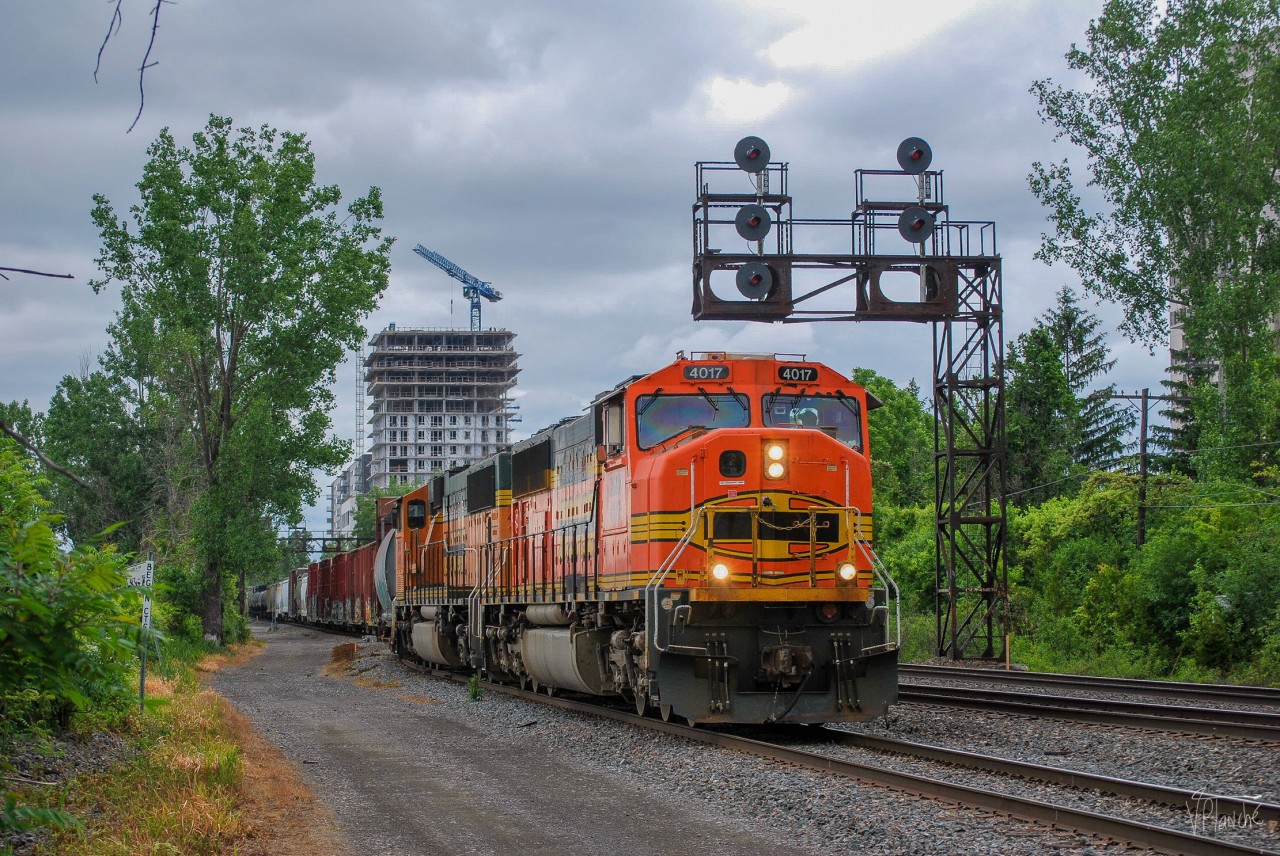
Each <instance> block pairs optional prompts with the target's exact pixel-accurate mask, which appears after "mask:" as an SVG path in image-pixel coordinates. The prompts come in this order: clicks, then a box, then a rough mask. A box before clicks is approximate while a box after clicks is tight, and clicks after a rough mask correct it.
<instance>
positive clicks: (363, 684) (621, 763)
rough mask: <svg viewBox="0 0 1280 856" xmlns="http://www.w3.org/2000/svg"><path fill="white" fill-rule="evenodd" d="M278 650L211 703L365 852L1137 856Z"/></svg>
mask: <svg viewBox="0 0 1280 856" xmlns="http://www.w3.org/2000/svg"><path fill="white" fill-rule="evenodd" d="M264 638H266V639H267V641H268V648H267V650H266V651H265V652H264V653H263V654H262V655H261V656H259V657H258V658H256V659H255V660H253V661H251V662H250V663H249V664H248V665H247V666H244V667H242V668H239V669H232V670H225V671H224V672H222V673H220V674H219V675H218V676H217V677H216V678H215V679H214V680H213V682H212V683H213V686H214V688H215V689H217V690H218V691H219V692H222V693H223V694H224V695H226V696H227V698H228V699H230V700H231V701H232V702H233V703H235V704H236V705H237V707H238V708H239V709H240V710H241V712H243V713H244V714H245V715H247V716H248V717H249V718H250V719H251V720H252V721H253V722H254V723H255V724H256V725H257V727H258V728H259V729H261V730H262V732H263V734H264V736H266V738H267V739H268V740H270V741H272V742H274V743H276V744H277V745H279V746H280V747H281V748H282V749H283V750H284V751H285V753H286V754H287V755H289V756H290V757H292V758H293V759H295V760H296V761H299V762H301V763H302V765H303V772H304V775H305V776H306V777H307V779H308V781H309V783H310V784H311V786H312V787H313V788H314V789H315V790H316V791H317V793H318V794H319V796H320V798H321V799H322V800H324V801H325V802H326V803H327V804H328V805H329V806H330V808H331V809H332V810H333V811H334V813H335V814H336V815H337V817H338V820H339V823H340V824H342V825H343V827H344V828H345V829H346V831H347V833H348V835H349V837H350V839H351V840H352V842H353V843H354V844H355V846H356V848H357V850H359V851H360V852H363V853H370V854H375V853H376V854H401V853H406V854H407V853H442V854H443V853H450V854H457V853H506V852H513V851H519V852H521V853H526V854H537V853H563V852H567V851H569V850H574V851H581V852H593V851H594V852H609V853H617V854H639V853H672V854H682V853H689V854H707V853H734V854H737V853H744V854H755V853H759V854H766V853H767V854H779V855H780V856H787V854H800V853H812V854H841V856H846V854H850V853H903V854H907V853H911V854H914V853H921V854H924V853H928V854H933V853H953V852H965V853H987V854H1024V853H1025V854H1030V853H1055V852H1057V853H1133V852H1135V851H1133V850H1130V849H1128V848H1125V847H1123V846H1120V845H1115V844H1111V843H1107V842H1102V841H1097V840H1092V839H1089V838H1087V837H1083V836H1080V835H1077V834H1073V833H1070V832H1065V831H1061V830H1054V829H1049V828H1045V827H1039V826H1035V825H1033V824H1029V823H1026V822H1024V821H1019V820H1013V819H1010V818H1007V817H1002V816H991V815H984V814H981V813H977V812H974V811H971V810H968V809H962V808H957V807H955V806H951V805H948V804H945V803H940V802H934V801H930V800H924V799H917V798H913V797H910V796H906V795H903V794H900V793H897V792H895V791H891V790H888V789H884V788H877V787H870V786H861V785H858V784H856V783H850V782H848V781H847V780H844V779H839V778H835V777H832V776H828V775H824V774H819V773H812V772H807V771H803V770H796V769H793V768H791V767H789V766H787V765H782V764H777V763H773V762H767V761H762V760H760V759H756V758H751V757H746V756H743V755H740V754H738V753H734V752H730V751H727V750H722V749H716V748H714V747H708V746H702V745H700V744H694V743H691V742H688V741H684V740H680V739H677V738H671V737H668V736H664V735H659V734H657V733H654V732H647V731H643V730H641V729H637V728H631V727H627V726H619V725H618V724H617V723H611V722H606V721H601V720H595V719H592V718H590V717H585V716H580V715H578V714H573V713H568V712H562V711H556V710H552V709H550V708H546V707H543V706H540V705H537V704H536V703H533V702H528V701H524V700H521V699H514V698H509V697H506V696H501V695H499V694H497V693H486V694H484V695H483V697H482V698H481V699H480V700H479V701H472V700H471V699H470V698H469V697H468V694H467V690H466V688H465V687H463V686H461V685H459V684H455V683H453V682H449V681H444V680H441V679H438V678H432V677H429V676H425V675H421V674H418V673H416V672H413V671H411V670H408V669H406V668H404V667H403V666H402V665H401V664H400V663H398V662H397V661H396V660H395V659H394V658H393V657H391V656H390V654H389V653H388V652H387V651H386V649H385V647H383V646H381V645H379V644H377V643H365V644H362V645H360V650H359V659H358V660H357V661H356V662H355V663H354V664H353V670H352V672H353V674H354V675H356V677H354V679H351V678H333V677H326V676H324V675H323V674H322V671H323V668H324V666H325V664H326V662H327V661H328V659H329V654H330V651H331V650H332V649H333V647H334V646H335V645H337V644H340V643H341V642H342V641H343V640H342V639H341V638H340V637H333V636H328V635H324V634H319V633H315V632H312V631H308V630H303V629H300V628H292V627H288V628H284V629H282V630H280V631H279V632H276V633H271V634H269V635H265V636H264ZM895 716H899V714H895ZM911 716H912V717H914V716H915V714H912V715H911ZM932 717H933V718H934V719H937V718H938V713H937V711H933V713H932ZM962 719H963V720H965V721H968V720H971V719H972V717H964V718H962ZM897 723H898V725H901V724H902V719H901V718H899V719H898V720H897ZM969 724H972V723H971V722H970V723H969ZM893 730H894V732H895V733H898V728H896V727H895V728H894V729H893ZM901 736H905V737H908V738H913V739H917V740H926V741H930V737H932V736H934V735H932V734H921V733H915V734H902V735H901ZM930 742H941V741H938V740H932V741H930ZM882 760H883V758H882V756H881V757H880V758H877V761H878V762H879V761H882ZM1058 760H1059V761H1061V758H1059V759H1058ZM783 842H785V844H784V843H783Z"/></svg>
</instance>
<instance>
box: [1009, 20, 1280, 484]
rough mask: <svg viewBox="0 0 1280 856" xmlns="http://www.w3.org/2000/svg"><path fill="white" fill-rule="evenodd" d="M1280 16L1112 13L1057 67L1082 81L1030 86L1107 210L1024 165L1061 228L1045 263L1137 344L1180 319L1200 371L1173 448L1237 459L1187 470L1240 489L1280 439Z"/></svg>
mask: <svg viewBox="0 0 1280 856" xmlns="http://www.w3.org/2000/svg"><path fill="white" fill-rule="evenodd" d="M1278 15H1280V9H1278V7H1277V4H1276V2H1275V0H1173V2H1169V3H1168V4H1163V3H1157V2H1155V0H1109V2H1107V3H1106V5H1105V6H1104V8H1103V12H1102V14H1101V15H1100V16H1099V17H1098V19H1097V20H1095V21H1093V22H1092V24H1091V25H1090V27H1089V30H1088V34H1087V44H1086V45H1084V46H1082V47H1081V46H1073V47H1072V49H1071V50H1070V51H1069V52H1068V53H1067V55H1066V58H1067V63H1068V66H1069V67H1070V68H1071V69H1072V70H1075V71H1078V72H1081V73H1082V74H1083V75H1084V76H1085V77H1086V78H1087V81H1086V82H1084V83H1083V84H1082V85H1081V86H1080V87H1078V88H1077V89H1070V88H1066V87H1064V86H1061V85H1059V84H1057V83H1055V82H1053V81H1052V80H1042V81H1039V82H1037V83H1036V84H1035V85H1034V86H1033V87H1032V92H1033V93H1034V94H1035V96H1036V97H1037V99H1038V100H1039V102H1040V114H1041V117H1042V118H1043V119H1044V120H1045V121H1046V122H1048V123H1051V124H1053V125H1054V126H1055V127H1056V128H1057V130H1058V132H1059V135H1060V136H1062V137H1065V138H1066V139H1067V140H1068V141H1069V142H1071V143H1072V144H1074V145H1075V146H1076V147H1078V148H1079V149H1080V150H1082V151H1083V152H1084V153H1085V156H1086V158H1087V161H1088V170H1089V179H1088V182H1087V183H1088V184H1089V185H1090V186H1091V187H1092V188H1093V189H1094V190H1093V191H1091V195H1092V192H1097V193H1100V194H1101V197H1102V202H1103V205H1102V208H1103V210H1101V211H1097V212H1095V211H1091V210H1089V207H1088V206H1087V205H1086V203H1085V201H1084V199H1083V197H1082V195H1081V193H1080V191H1079V190H1078V183H1077V179H1076V178H1075V177H1074V176H1073V174H1072V171H1071V166H1070V163H1069V161H1067V160H1063V161H1061V162H1059V163H1050V164H1048V165H1046V164H1043V163H1036V164H1034V165H1033V168H1032V172H1031V175H1030V177H1029V181H1030V185H1031V189H1032V191H1033V192H1034V193H1035V195H1036V196H1037V197H1038V198H1039V199H1040V201H1041V202H1042V203H1043V204H1044V205H1045V206H1046V207H1047V208H1048V209H1049V216H1050V220H1051V222H1052V223H1053V232H1052V234H1047V235H1045V236H1044V237H1043V242H1042V246H1041V249H1040V251H1039V253H1038V256H1039V257H1040V258H1041V259H1043V260H1045V261H1047V262H1055V261H1065V262H1066V263H1067V264H1069V265H1070V266H1071V267H1072V268H1073V269H1074V270H1075V271H1076V272H1077V273H1078V274H1079V275H1080V277H1081V280H1082V282H1083V284H1084V287H1085V289H1086V291H1087V292H1088V293H1090V294H1093V295H1095V296H1097V297H1099V298H1101V299H1106V300H1118V301H1119V302H1120V303H1121V304H1122V305H1123V306H1124V308H1125V321H1124V323H1123V324H1122V329H1124V330H1125V331H1126V332H1127V333H1128V334H1129V336H1130V337H1131V338H1133V339H1135V340H1137V341H1142V342H1145V343H1147V344H1149V345H1154V344H1156V343H1158V342H1160V341H1161V340H1162V339H1163V336H1164V333H1165V331H1166V324H1167V320H1166V319H1167V313H1168V309H1169V306H1170V304H1173V305H1175V306H1177V307H1178V311H1179V313H1180V315H1181V319H1182V327H1183V333H1184V339H1185V351H1184V353H1183V355H1182V356H1181V359H1182V362H1183V364H1184V365H1200V366H1204V367H1205V369H1206V370H1204V371H1200V372H1197V375H1198V376H1197V377H1196V378H1195V379H1194V382H1193V383H1192V384H1191V387H1190V388H1189V389H1188V390H1187V391H1188V393H1189V395H1190V398H1191V401H1190V406H1189V408H1188V412H1189V413H1190V414H1191V415H1192V416H1193V417H1194V420H1195V421H1196V422H1198V423H1199V425H1198V428H1197V430H1196V432H1195V434H1194V435H1192V436H1183V437H1179V438H1175V439H1177V440H1178V441H1179V442H1185V441H1186V440H1194V441H1195V442H1198V443H1199V444H1200V445H1201V447H1208V448H1212V449H1215V450H1220V451H1225V450H1233V451H1232V453H1231V454H1216V455H1214V456H1212V457H1210V458H1208V459H1206V460H1205V461H1203V462H1200V463H1199V464H1197V465H1196V470H1197V471H1198V472H1208V473H1210V474H1212V475H1215V476H1219V477H1230V478H1237V479H1239V478H1244V477H1246V476H1247V475H1248V469H1249V464H1250V463H1251V462H1252V461H1254V460H1257V459H1258V458H1259V457H1261V458H1262V459H1264V460H1268V461H1274V460H1275V456H1276V454H1277V446H1276V445H1274V444H1275V442H1276V441H1280V381H1278V380H1277V374H1278V371H1277V370H1278V369H1280V358H1277V356H1276V352H1275V336H1274V332H1273V331H1271V329H1270V328H1269V323H1270V321H1271V320H1272V319H1273V318H1275V317H1276V315H1277V313H1278V312H1280V264H1277V259H1278V258H1280V222H1278V221H1277V220H1276V218H1275V216H1274V212H1275V211H1276V210H1277V207H1278V203H1280V182H1277V181H1276V178H1275V176H1276V171H1277V169H1278V168H1280V150H1277V148H1276V146H1275V140H1276V139H1277V138H1280V51H1278V50H1277V49H1276V45H1277V39H1276V20H1277V16H1278ZM1219 381H1220V382H1219ZM1258 444H1272V445H1258ZM1184 451H1189V449H1185V448H1184Z"/></svg>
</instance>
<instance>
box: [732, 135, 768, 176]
mask: <svg viewBox="0 0 1280 856" xmlns="http://www.w3.org/2000/svg"><path fill="white" fill-rule="evenodd" d="M733 161H734V163H736V164H737V165H738V169H740V170H742V171H743V172H763V171H764V168H765V167H767V166H768V165H769V144H768V143H766V142H765V141H764V140H762V139H760V138H759V137H743V138H742V139H741V140H738V144H737V145H736V146H734V147H733Z"/></svg>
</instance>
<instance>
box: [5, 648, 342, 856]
mask: <svg viewBox="0 0 1280 856" xmlns="http://www.w3.org/2000/svg"><path fill="white" fill-rule="evenodd" d="M261 649H262V645H261V643H246V644H245V645H240V646H235V647H233V648H230V649H224V650H213V649H211V648H210V647H209V646H206V645H203V644H201V643H185V644H183V643H178V644H171V645H167V646H166V650H165V657H164V660H163V665H160V666H158V667H157V669H156V672H152V673H151V674H150V675H149V676H148V679H147V696H148V702H149V703H148V705H147V710H146V712H145V713H142V714H138V713H134V714H133V715H131V716H130V717H129V718H128V719H127V721H126V723H125V725H124V729H123V736H124V737H125V738H126V739H127V740H128V742H129V743H130V744H131V745H132V746H133V748H134V749H135V750H136V751H135V752H134V753H132V754H131V757H130V759H129V760H126V761H123V762H121V763H119V764H117V765H116V766H115V767H113V768H112V769H111V770H109V771H107V772H105V773H92V774H81V775H79V776H76V777H75V778H73V779H71V780H70V781H69V782H67V783H64V784H62V785H60V786H59V787H57V788H34V787H32V788H27V789H25V790H24V793H22V795H21V797H22V800H23V801H24V802H25V803H26V804H27V805H29V806H32V807H33V808H36V809H42V808H54V809H59V810H61V811H63V812H64V813H65V814H67V815H69V816H70V817H71V818H72V819H73V820H74V821H75V822H74V824H73V825H70V826H67V827H64V828H62V829H55V830H52V832H51V835H50V837H49V838H48V839H47V840H46V841H45V842H43V843H42V844H41V845H39V847H38V849H37V850H36V851H35V852H36V853H37V854H40V856H46V854H52V853H57V854H66V856H90V854H92V856H132V854H136V853H155V854H160V853H175V854H176V853H182V854H195V856H200V854H220V853H232V852H235V853H257V852H261V853H291V852H295V851H293V849H292V846H290V845H286V846H283V847H282V846H277V845H276V844H274V843H268V842H266V841H265V840H264V838H265V837H269V836H264V830H263V829H262V828H260V827H258V826H256V825H255V823H256V821H255V818H257V817H258V816H260V815H266V816H271V815H272V813H273V812H272V811H271V808H270V807H271V806H273V805H276V804H287V805H289V806H292V807H297V806H299V805H303V806H307V805H312V806H313V807H314V805H313V804H314V798H313V797H312V796H311V794H310V793H309V791H307V790H306V788H305V786H304V785H302V784H301V781H300V779H299V778H298V777H297V774H296V771H294V770H293V768H292V767H291V765H289V764H288V762H287V761H286V760H285V759H284V758H283V756H280V755H279V753H278V751H275V750H274V747H270V746H269V745H267V744H265V743H264V742H263V741H262V740H261V738H259V737H257V735H256V734H253V731H252V728H251V727H250V726H249V724H248V723H247V722H246V721H245V720H244V719H243V718H242V717H240V716H239V714H237V713H236V712H235V710H234V709H233V708H231V707H230V705H228V704H227V703H226V701H225V700H223V699H222V698H221V697H220V696H218V695H217V694H216V693H213V692H211V691H210V690H208V689H205V688H204V686H203V685H202V683H201V681H200V678H199V676H200V675H204V674H209V673H212V672H216V671H218V670H219V669H222V668H226V667H227V666H230V665H238V664H241V663H244V662H245V661H247V660H249V659H250V658H252V657H253V656H255V655H256V654H257V653H258V652H259V651H260V650H261ZM255 741H256V742H255ZM246 745H252V746H253V748H252V755H253V757H254V758H255V763H254V764H252V765H250V770H249V772H250V774H251V775H249V776H246V763H245V758H246V750H245V746H246ZM272 753H274V755H273V754H272ZM264 806H265V808H264ZM306 813H307V812H306V811H303V812H302V814H303V815H305V814H306ZM324 820H325V818H323V817H318V819H317V821H316V822H314V823H309V824H308V825H310V826H315V827H317V828H321V827H323V825H324ZM329 822H330V824H331V823H332V819H331V818H329ZM303 837H304V838H305V837H306V836H305V835H304V836H303ZM322 840H323V839H322ZM338 849H342V848H341V844H340V843H339V844H338V845H337V846H334V844H333V842H332V841H329V842H327V843H322V844H320V845H319V846H318V849H311V850H310V851H309V852H312V853H314V852H332V851H336V850H338ZM298 852H308V851H307V850H302V851H298Z"/></svg>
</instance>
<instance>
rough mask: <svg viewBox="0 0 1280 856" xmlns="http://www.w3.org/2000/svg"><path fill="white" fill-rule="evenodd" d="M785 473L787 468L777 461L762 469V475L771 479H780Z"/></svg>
mask: <svg viewBox="0 0 1280 856" xmlns="http://www.w3.org/2000/svg"><path fill="white" fill-rule="evenodd" d="M786 472H787V468H786V467H785V466H783V465H782V464H781V463H779V462H778V461H774V462H773V463H771V464H769V466H767V467H765V468H764V474H765V475H767V476H768V477H769V478H771V479H780V478H782V477H783V476H784V475H785V474H786Z"/></svg>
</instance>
